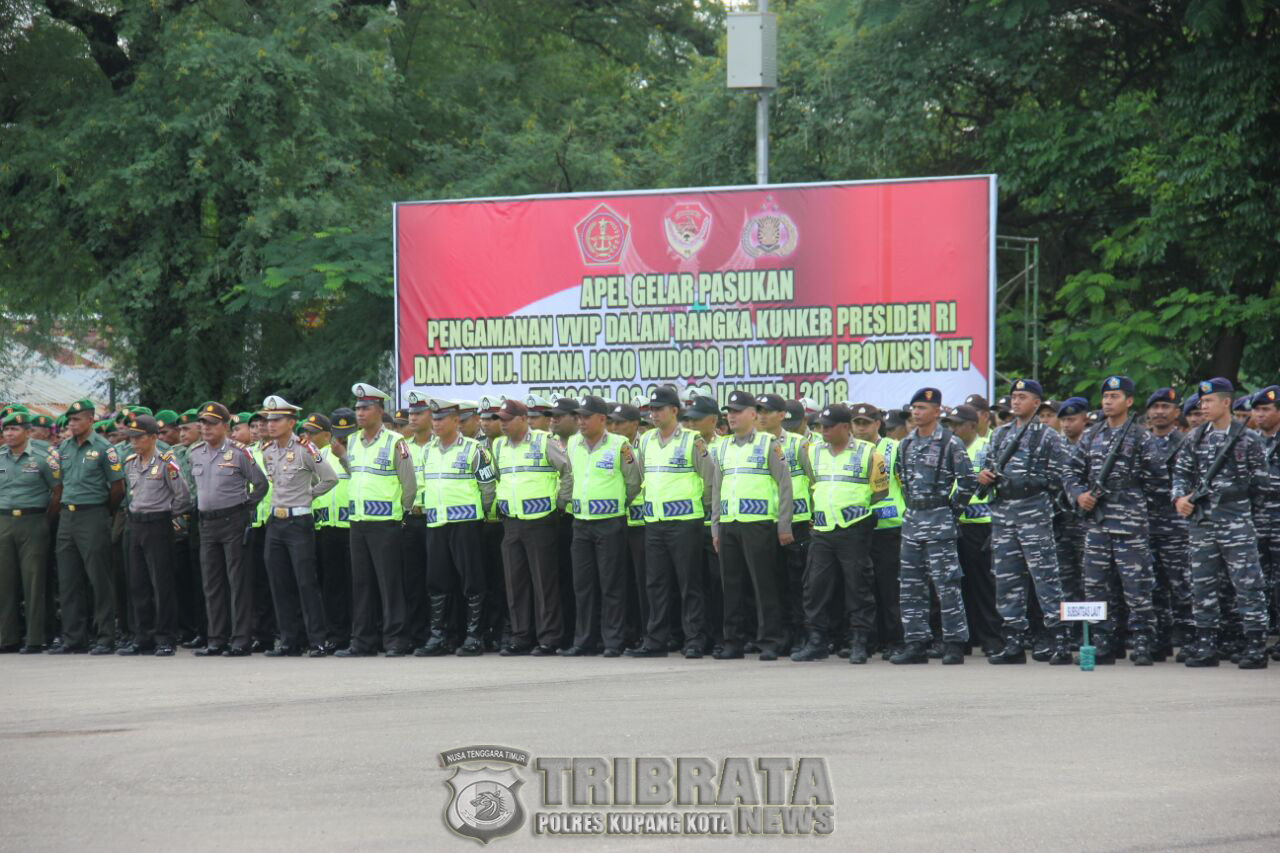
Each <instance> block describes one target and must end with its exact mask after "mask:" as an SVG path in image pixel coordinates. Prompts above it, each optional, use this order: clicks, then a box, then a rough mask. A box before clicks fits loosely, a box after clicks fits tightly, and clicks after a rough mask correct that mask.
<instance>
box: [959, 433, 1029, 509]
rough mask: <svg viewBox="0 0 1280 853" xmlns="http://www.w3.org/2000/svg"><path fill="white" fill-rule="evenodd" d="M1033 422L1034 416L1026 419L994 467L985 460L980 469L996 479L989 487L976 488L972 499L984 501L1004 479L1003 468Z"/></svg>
mask: <svg viewBox="0 0 1280 853" xmlns="http://www.w3.org/2000/svg"><path fill="white" fill-rule="evenodd" d="M1035 420H1036V417H1035V415H1032V416H1031V417H1030V418H1028V419H1027V422H1026V423H1025V424H1023V425H1022V429H1020V430H1018V434H1017V435H1015V436H1014V437H1013V441H1011V442H1009V444H1008V446H1006V447H1005V449H1004V450H1002V451H1001V452H1000V458H999V459H997V460H996V461H995V464H994V465H993V464H990V463H991V459H990V457H988V458H987V462H986V464H984V465H983V466H982V467H983V468H986V469H987V470H988V471H990V472H991V473H993V474H995V475H996V479H995V482H993V483H992V484H991V485H990V486H981V485H980V486H978V490H977V491H976V492H974V493H973V496H974V497H976V498H977V499H978V500H986V498H987V495H989V494H991V490H992V489H994V488H995V487H996V486H997V485H999V484H1000V481H1001V480H1002V479H1004V466H1006V465H1008V464H1009V460H1010V459H1012V458H1013V454H1015V453H1017V452H1018V447H1019V446H1020V445H1021V444H1022V437H1023V436H1024V435H1026V434H1027V429H1028V428H1030V426H1031V424H1032V423H1033V422H1035Z"/></svg>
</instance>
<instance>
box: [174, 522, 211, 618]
mask: <svg viewBox="0 0 1280 853" xmlns="http://www.w3.org/2000/svg"><path fill="white" fill-rule="evenodd" d="M184 518H185V519H186V521H187V529H186V532H185V533H183V534H178V533H175V534H174V537H173V592H174V596H175V597H177V599H178V633H179V634H180V635H181V637H182V639H184V640H189V639H191V638H193V637H203V636H204V635H205V632H206V631H207V630H208V629H209V626H208V622H207V618H208V617H207V616H206V614H205V609H204V594H203V591H202V589H201V584H200V528H199V521H197V519H196V514H195V513H194V512H191V513H188V514H187V515H186V516H184Z"/></svg>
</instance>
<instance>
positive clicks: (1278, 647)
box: [1271, 642, 1280, 661]
mask: <svg viewBox="0 0 1280 853" xmlns="http://www.w3.org/2000/svg"><path fill="white" fill-rule="evenodd" d="M1271 659H1272V660H1274V661H1280V642H1277V643H1276V644H1275V645H1274V646H1272V647H1271Z"/></svg>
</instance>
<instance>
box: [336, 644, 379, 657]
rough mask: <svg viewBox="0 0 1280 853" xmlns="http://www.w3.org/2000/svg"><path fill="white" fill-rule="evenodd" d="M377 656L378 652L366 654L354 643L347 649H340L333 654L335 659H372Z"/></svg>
mask: <svg viewBox="0 0 1280 853" xmlns="http://www.w3.org/2000/svg"><path fill="white" fill-rule="evenodd" d="M376 654H377V652H366V651H365V650H364V649H358V648H356V646H355V644H354V643H353V644H352V645H350V646H347V647H346V648H345V649H338V650H337V651H336V652H334V653H333V656H334V657H335V658H371V657H373V656H375V655H376Z"/></svg>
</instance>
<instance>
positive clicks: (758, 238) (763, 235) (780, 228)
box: [742, 196, 800, 258]
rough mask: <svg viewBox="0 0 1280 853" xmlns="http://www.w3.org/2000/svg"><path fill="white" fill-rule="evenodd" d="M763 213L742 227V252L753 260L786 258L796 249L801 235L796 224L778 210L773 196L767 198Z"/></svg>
mask: <svg viewBox="0 0 1280 853" xmlns="http://www.w3.org/2000/svg"><path fill="white" fill-rule="evenodd" d="M761 207H762V212H761V213H757V214H756V215H755V216H752V217H751V218H749V219H748V220H747V224H746V225H744V226H743V227H742V251H744V252H746V253H747V254H748V255H750V256H751V257H753V258H758V257H760V256H761V255H775V256H777V257H780V258H785V257H786V256H787V255H790V254H791V253H792V252H794V251H795V249H796V243H797V242H798V240H799V238H800V235H799V233H798V232H797V231H796V223H795V222H794V221H793V220H792V219H791V217H790V216H788V215H787V214H785V213H783V212H782V211H781V210H779V209H778V205H777V204H776V203H774V200H773V196H766V197H765V200H764V204H763V205H762V206H761Z"/></svg>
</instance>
